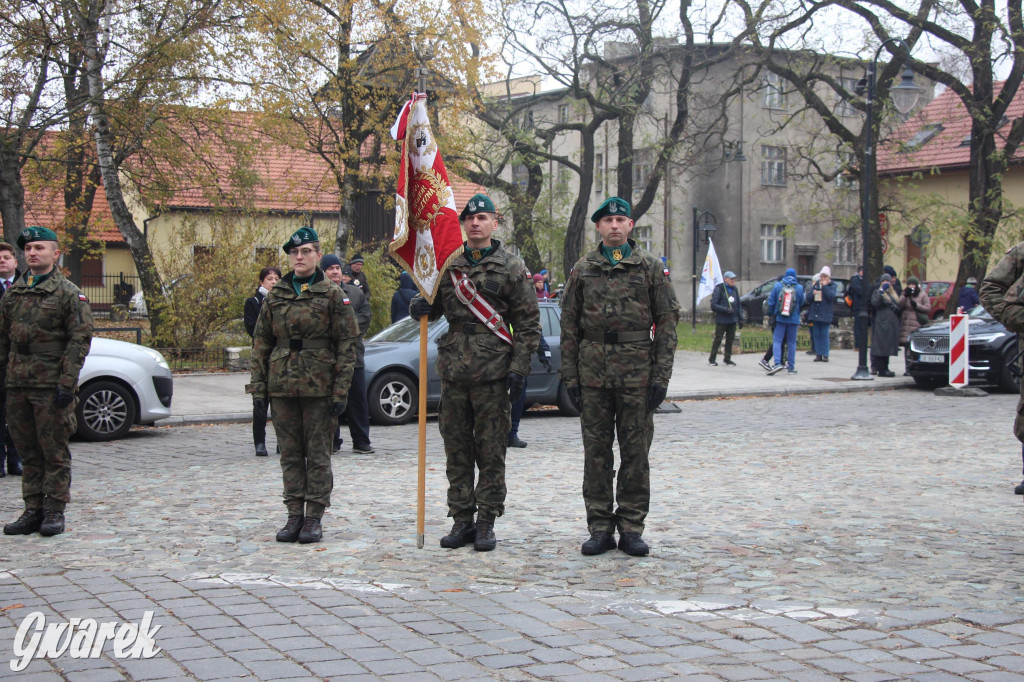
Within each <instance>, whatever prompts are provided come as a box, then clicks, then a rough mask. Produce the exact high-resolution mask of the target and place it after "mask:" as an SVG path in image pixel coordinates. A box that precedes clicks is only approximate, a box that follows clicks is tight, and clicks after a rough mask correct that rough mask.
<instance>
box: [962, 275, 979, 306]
mask: <svg viewBox="0 0 1024 682" xmlns="http://www.w3.org/2000/svg"><path fill="white" fill-rule="evenodd" d="M977 287H978V280H977V278H975V277H968V278H967V283H966V284H964V285H963V286H962V287H960V296H959V299H958V300H957V307H958V308H963V311H964V312H965V313H967V312H970V311H971V308H974V307H975V306H979V305H981V298H980V297H979V296H978V289H977Z"/></svg>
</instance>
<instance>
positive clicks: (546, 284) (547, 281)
mask: <svg viewBox="0 0 1024 682" xmlns="http://www.w3.org/2000/svg"><path fill="white" fill-rule="evenodd" d="M539 274H540V275H542V276H543V277H544V293H546V294H547V295H548V298H551V273H549V272H548V269H547V268H543V269H542V270H541V271H540V273H539Z"/></svg>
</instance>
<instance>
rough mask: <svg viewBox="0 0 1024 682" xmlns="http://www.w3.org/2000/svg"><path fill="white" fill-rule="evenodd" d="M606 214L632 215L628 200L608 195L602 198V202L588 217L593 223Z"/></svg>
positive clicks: (629, 216) (628, 216)
mask: <svg viewBox="0 0 1024 682" xmlns="http://www.w3.org/2000/svg"><path fill="white" fill-rule="evenodd" d="M606 215H624V216H626V217H627V218H631V217H632V216H633V209H632V208H630V206H629V202H628V201H626V200H625V199H620V198H618V197H609V198H607V199H605V200H604V203H603V204H601V205H600V206H598V207H597V210H596V211H594V215H592V216H590V219H591V220H592V221H594V222H595V223H596V222H597V221H598V220H600V219H601V218H603V217H605V216H606Z"/></svg>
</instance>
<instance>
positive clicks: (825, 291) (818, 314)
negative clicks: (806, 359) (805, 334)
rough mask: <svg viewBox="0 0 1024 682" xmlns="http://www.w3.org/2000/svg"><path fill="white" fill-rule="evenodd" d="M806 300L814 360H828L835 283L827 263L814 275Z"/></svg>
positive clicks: (834, 300)
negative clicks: (807, 302)
mask: <svg viewBox="0 0 1024 682" xmlns="http://www.w3.org/2000/svg"><path fill="white" fill-rule="evenodd" d="M807 300H808V301H809V302H810V304H811V305H810V307H809V308H808V309H807V321H808V322H810V323H811V348H813V349H814V361H815V362H828V351H829V345H830V344H829V336H828V331H829V328H830V327H831V326H832V306H833V304H834V303H835V302H836V283H835V282H833V281H832V270H831V269H830V268H829V267H828V266H827V265H826V266H824V267H823V268H822V269H821V272H819V273H818V274H817V275H816V276H815V277H814V284H813V285H812V286H811V290H810V291H809V292H808V293H807Z"/></svg>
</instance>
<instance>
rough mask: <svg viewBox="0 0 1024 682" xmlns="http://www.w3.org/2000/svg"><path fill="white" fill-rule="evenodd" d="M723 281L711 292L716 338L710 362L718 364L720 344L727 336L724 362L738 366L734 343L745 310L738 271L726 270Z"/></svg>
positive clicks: (712, 345)
mask: <svg viewBox="0 0 1024 682" xmlns="http://www.w3.org/2000/svg"><path fill="white" fill-rule="evenodd" d="M722 280H723V282H722V283H721V284H719V285H718V286H716V287H715V290H714V291H712V292H711V310H713V311H714V312H715V339H714V341H712V342H711V356H710V357H709V358H708V363H709V364H711V365H715V366H716V367H717V366H718V362H716V358H717V357H718V346H719V345H720V344H721V343H722V336H723V335H724V336H725V348H724V349H722V356H723V358H724V359H723V360H722V361H723V362H724V363H725V364H727V365H730V366H733V367H735V366H736V363H735V362H733V361H732V344H733V341H735V339H736V327H739V328H740V329H742V328H743V312H742V309H741V308H740V292H739V289H737V288H736V273H734V272H733V271H731V270H726V271H725V273H724V274H723V275H722Z"/></svg>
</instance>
